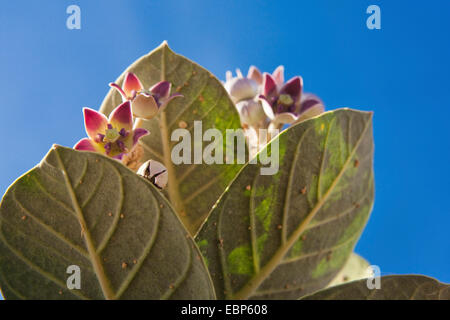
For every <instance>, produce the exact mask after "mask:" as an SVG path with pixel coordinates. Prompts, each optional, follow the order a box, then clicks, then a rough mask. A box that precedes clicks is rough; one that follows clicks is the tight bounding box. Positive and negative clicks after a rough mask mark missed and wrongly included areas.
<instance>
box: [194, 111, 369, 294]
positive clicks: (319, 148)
mask: <svg viewBox="0 0 450 320" xmlns="http://www.w3.org/2000/svg"><path fill="white" fill-rule="evenodd" d="M277 142H278V143H279V171H278V173H277V174H275V175H261V174H260V168H261V165H259V164H258V165H256V164H247V165H246V166H245V167H244V168H243V169H242V171H241V172H240V173H239V174H238V176H237V177H236V179H235V180H234V182H233V183H232V185H231V186H230V188H229V189H228V190H227V191H226V192H225V193H224V194H223V196H222V197H221V199H220V200H219V202H218V204H217V206H216V207H215V208H214V210H213V211H212V212H211V215H210V216H209V218H208V220H207V221H206V223H205V224H204V226H203V227H202V229H201V230H200V232H199V235H198V236H197V238H196V241H197V244H198V245H199V247H200V250H201V251H202V252H203V254H204V256H206V257H207V258H208V261H207V262H208V266H209V270H210V273H211V276H212V278H213V282H214V285H215V288H216V294H217V295H218V297H220V298H229V299H245V298H255V299H296V298H299V297H300V296H302V295H305V294H308V293H311V292H314V291H316V290H318V289H321V288H324V287H325V286H326V285H327V284H328V283H329V282H330V281H331V280H332V279H333V277H334V276H336V274H337V272H338V271H339V270H340V269H341V268H342V267H343V265H344V264H345V262H346V261H347V259H348V257H349V255H350V254H351V253H352V251H353V247H354V245H355V243H356V241H357V240H358V238H359V236H360V234H361V232H362V230H363V228H364V226H365V223H366V221H367V219H368V216H369V213H370V211H371V208H372V202H373V196H374V180H373V170H372V162H373V161H372V159H373V140H372V113H367V112H359V111H353V110H348V109H341V110H337V111H334V112H327V113H325V114H323V115H322V116H320V117H317V118H314V119H311V120H307V121H305V122H302V123H299V124H297V125H295V126H292V127H290V128H289V129H287V130H285V131H283V132H282V133H281V134H280V135H278V137H277V138H275V139H274V140H272V142H271V143H270V144H269V145H268V147H269V148H271V149H272V147H271V146H272V145H275V144H276V143H277ZM274 148H275V147H274ZM274 150H276V148H275V149H274ZM263 152H264V150H263ZM272 152H274V151H272ZM259 158H261V153H260V155H259ZM258 163H260V162H258Z"/></svg>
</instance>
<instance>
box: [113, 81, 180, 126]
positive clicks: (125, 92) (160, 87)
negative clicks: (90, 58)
mask: <svg viewBox="0 0 450 320" xmlns="http://www.w3.org/2000/svg"><path fill="white" fill-rule="evenodd" d="M109 85H110V86H111V87H112V88H115V89H117V91H118V92H119V93H120V95H121V96H122V99H123V101H130V102H131V109H132V112H133V116H134V117H136V118H142V119H151V118H153V117H154V116H156V114H157V113H158V111H159V109H161V108H164V107H165V106H166V105H167V104H168V103H169V102H170V101H171V100H172V99H173V98H176V97H181V96H182V95H181V94H179V93H174V94H172V95H170V89H171V87H172V84H171V83H170V82H168V81H160V82H158V83H157V84H155V85H154V86H152V87H151V88H150V89H148V90H146V89H145V88H144V86H143V85H142V83H141V81H140V80H139V78H138V77H137V76H136V75H135V74H134V73H132V72H128V73H127V74H126V76H125V80H124V82H123V86H122V87H120V86H119V85H117V84H115V83H110V84H109Z"/></svg>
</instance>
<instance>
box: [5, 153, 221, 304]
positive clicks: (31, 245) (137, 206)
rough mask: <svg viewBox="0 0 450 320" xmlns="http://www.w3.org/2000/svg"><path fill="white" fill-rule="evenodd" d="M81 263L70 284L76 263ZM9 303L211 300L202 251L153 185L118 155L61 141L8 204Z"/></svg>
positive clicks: (12, 190) (13, 188) (12, 193)
mask: <svg viewBox="0 0 450 320" xmlns="http://www.w3.org/2000/svg"><path fill="white" fill-rule="evenodd" d="M70 265H77V266H79V267H80V269H81V289H80V290H69V289H68V287H67V285H66V279H67V278H68V277H69V276H70V274H67V273H66V270H67V268H68V266H70ZM0 287H1V288H2V291H3V293H4V295H5V298H6V299H104V298H106V299H211V298H214V292H213V289H212V284H211V282H210V279H209V276H208V274H207V270H206V267H204V264H203V263H202V262H201V259H200V256H199V252H198V249H197V248H196V247H195V245H194V242H193V240H192V239H191V238H190V236H188V234H187V231H186V230H185V229H184V228H183V226H182V224H181V222H180V221H179V220H178V218H177V217H176V215H175V213H174V212H173V211H172V209H171V207H170V205H169V204H168V202H167V201H166V200H165V198H164V197H162V196H161V195H160V194H159V191H158V190H156V188H155V187H153V186H152V185H151V184H150V183H149V182H147V181H146V180H145V179H143V178H140V177H138V176H137V175H136V174H134V173H133V172H131V171H130V170H129V169H127V168H125V167H124V166H123V165H122V164H120V163H119V162H117V161H115V160H111V159H108V158H106V157H104V156H102V155H99V154H95V153H91V152H80V151H74V150H72V149H67V148H63V147H59V146H55V147H54V148H53V149H52V150H51V151H50V152H49V153H48V155H47V156H46V157H45V158H44V159H43V160H42V162H41V163H40V164H39V165H38V166H37V167H36V168H34V169H32V170H31V171H29V172H28V173H26V174H25V175H24V176H22V177H21V178H19V179H18V180H17V181H16V182H15V183H14V184H13V185H12V186H11V187H10V188H9V189H8V191H7V193H6V194H5V196H4V198H3V200H2V203H1V207H0Z"/></svg>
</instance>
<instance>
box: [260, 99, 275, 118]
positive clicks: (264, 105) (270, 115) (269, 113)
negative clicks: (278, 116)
mask: <svg viewBox="0 0 450 320" xmlns="http://www.w3.org/2000/svg"><path fill="white" fill-rule="evenodd" d="M259 102H261V106H262V108H263V110H264V113H265V114H266V116H267V117H268V118H269V119H270V120H272V119H273V118H275V115H274V113H273V109H272V106H271V105H270V103H269V102H268V101H267V99H266V97H264V96H263V95H260V96H259Z"/></svg>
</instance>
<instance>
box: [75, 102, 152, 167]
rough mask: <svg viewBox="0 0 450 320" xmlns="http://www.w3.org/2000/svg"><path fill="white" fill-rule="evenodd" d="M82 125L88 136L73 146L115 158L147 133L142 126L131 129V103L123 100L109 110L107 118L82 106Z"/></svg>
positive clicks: (130, 148)
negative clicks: (109, 113)
mask: <svg viewBox="0 0 450 320" xmlns="http://www.w3.org/2000/svg"><path fill="white" fill-rule="evenodd" d="M83 113H84V125H85V129H86V133H87V135H88V138H84V139H81V140H80V141H78V143H77V144H76V145H75V146H74V149H76V150H84V151H93V152H99V153H103V154H106V155H108V156H110V157H113V158H116V159H122V157H123V155H124V154H126V153H128V152H130V151H131V150H132V149H133V148H134V147H135V145H136V144H137V142H138V141H139V139H140V138H142V137H143V136H145V135H147V134H149V132H148V131H147V130H145V129H142V128H136V129H133V115H132V113H131V104H130V102H129V101H125V102H124V103H122V104H121V105H119V106H118V107H117V108H116V109H114V110H113V111H112V112H111V115H110V116H109V119H108V118H106V116H105V115H104V114H102V113H100V112H97V111H95V110H92V109H89V108H83Z"/></svg>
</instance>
